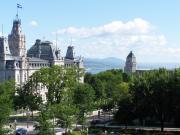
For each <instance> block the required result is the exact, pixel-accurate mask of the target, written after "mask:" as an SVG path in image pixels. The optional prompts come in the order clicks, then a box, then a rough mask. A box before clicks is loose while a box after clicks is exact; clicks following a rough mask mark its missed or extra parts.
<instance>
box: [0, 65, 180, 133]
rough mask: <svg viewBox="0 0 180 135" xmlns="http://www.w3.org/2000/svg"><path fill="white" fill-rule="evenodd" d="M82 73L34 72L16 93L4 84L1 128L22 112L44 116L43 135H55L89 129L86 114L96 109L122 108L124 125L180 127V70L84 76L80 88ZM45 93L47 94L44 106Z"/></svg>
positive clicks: (41, 120)
mask: <svg viewBox="0 0 180 135" xmlns="http://www.w3.org/2000/svg"><path fill="white" fill-rule="evenodd" d="M82 73H83V71H82V70H81V69H78V68H63V67H59V66H53V67H51V68H42V69H40V70H39V71H37V72H35V73H34V74H33V75H32V76H31V77H30V78H29V80H28V82H27V83H26V84H24V85H23V86H22V87H18V88H16V90H15V87H14V83H12V82H6V83H3V84H0V113H1V114H2V115H1V116H0V128H1V129H2V127H3V125H4V124H5V122H6V121H7V119H8V116H9V114H10V112H11V110H12V109H15V110H17V109H20V108H24V109H25V108H29V109H30V110H31V111H32V112H33V111H34V110H39V111H40V114H39V123H40V126H39V130H40V134H43V135H46V134H47V135H51V134H54V133H53V130H49V129H50V128H51V129H53V127H54V125H55V124H57V125H58V126H60V127H65V128H66V129H68V128H70V127H71V125H72V124H73V123H76V124H78V123H79V124H82V125H85V124H86V114H87V113H88V112H90V111H92V110H95V109H103V110H104V111H111V110H112V109H113V110H117V109H118V111H117V112H116V114H115V117H114V118H115V121H117V122H118V123H121V124H125V125H128V124H132V123H133V122H135V121H139V123H140V124H142V125H144V123H145V122H146V123H147V122H152V124H157V123H160V124H161V128H162V130H163V127H164V123H170V124H173V125H177V126H178V125H180V116H179V112H180V98H179V97H180V69H176V70H173V71H168V70H166V69H159V70H154V71H147V72H144V73H141V74H134V75H132V76H128V75H127V74H125V73H123V71H122V70H115V69H113V70H108V71H105V72H100V73H98V74H90V73H86V74H85V83H83V84H82V83H79V79H80V78H79V77H81V74H82ZM41 88H44V89H47V90H48V92H47V93H46V98H47V99H46V102H45V101H43V99H42V95H41V91H40V89H41ZM15 93H16V94H15ZM4 108H7V109H4ZM32 114H33V113H32ZM55 119H56V120H55ZM49 120H52V122H50V121H49ZM55 122H56V123H55Z"/></svg>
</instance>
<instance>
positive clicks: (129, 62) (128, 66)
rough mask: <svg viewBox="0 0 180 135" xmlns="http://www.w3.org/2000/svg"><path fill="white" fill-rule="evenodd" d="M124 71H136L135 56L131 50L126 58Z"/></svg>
mask: <svg viewBox="0 0 180 135" xmlns="http://www.w3.org/2000/svg"><path fill="white" fill-rule="evenodd" d="M124 72H125V73H127V74H132V73H135V72H136V57H135V55H134V54H133V52H132V51H131V52H130V53H129V54H128V56H127V58H126V63H125V67H124Z"/></svg>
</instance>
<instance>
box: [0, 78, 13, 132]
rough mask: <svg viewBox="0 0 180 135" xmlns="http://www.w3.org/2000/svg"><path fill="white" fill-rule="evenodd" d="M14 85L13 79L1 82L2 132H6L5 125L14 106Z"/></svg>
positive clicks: (0, 109)
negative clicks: (4, 130)
mask: <svg viewBox="0 0 180 135" xmlns="http://www.w3.org/2000/svg"><path fill="white" fill-rule="evenodd" d="M14 86H15V85H14V82H13V81H7V82H4V83H1V84H0V134H4V133H3V126H4V124H6V122H7V120H8V118H9V115H10V113H11V111H12V108H13V100H12V99H13V95H14V92H15V88H14Z"/></svg>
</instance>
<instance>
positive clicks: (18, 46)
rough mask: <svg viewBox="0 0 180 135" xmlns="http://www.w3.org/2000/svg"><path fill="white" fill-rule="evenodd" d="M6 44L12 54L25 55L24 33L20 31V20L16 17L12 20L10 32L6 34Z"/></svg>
mask: <svg viewBox="0 0 180 135" xmlns="http://www.w3.org/2000/svg"><path fill="white" fill-rule="evenodd" d="M8 44H9V49H10V52H11V54H12V56H20V57H22V56H26V47H25V35H24V34H23V33H22V29H21V20H20V19H18V17H17V18H16V19H15V20H14V21H13V27H12V30H11V34H9V35H8Z"/></svg>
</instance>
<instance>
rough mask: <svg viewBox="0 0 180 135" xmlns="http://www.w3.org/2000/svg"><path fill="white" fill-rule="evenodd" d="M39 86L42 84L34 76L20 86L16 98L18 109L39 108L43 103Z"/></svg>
mask: <svg viewBox="0 0 180 135" xmlns="http://www.w3.org/2000/svg"><path fill="white" fill-rule="evenodd" d="M38 87H40V84H38V83H37V82H36V81H34V80H33V78H32V77H30V79H29V80H28V82H27V83H26V84H24V85H23V86H22V87H18V88H17V90H16V95H15V100H14V103H15V107H16V109H19V108H24V109H26V108H28V109H30V110H31V111H34V110H39V107H40V105H41V104H42V97H41V95H40V91H39V88H38Z"/></svg>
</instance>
